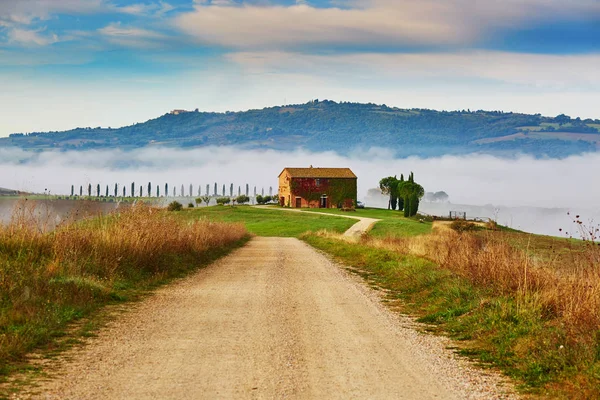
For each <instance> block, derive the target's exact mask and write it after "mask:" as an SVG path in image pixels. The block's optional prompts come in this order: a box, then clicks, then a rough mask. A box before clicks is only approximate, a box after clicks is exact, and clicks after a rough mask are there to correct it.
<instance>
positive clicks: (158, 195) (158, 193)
mask: <svg viewBox="0 0 600 400" xmlns="http://www.w3.org/2000/svg"><path fill="white" fill-rule="evenodd" d="M156 197H157V198H158V197H160V186H159V185H156Z"/></svg>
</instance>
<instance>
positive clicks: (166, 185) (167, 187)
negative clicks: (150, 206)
mask: <svg viewBox="0 0 600 400" xmlns="http://www.w3.org/2000/svg"><path fill="white" fill-rule="evenodd" d="M165 196H167V197H169V184H168V183H165Z"/></svg>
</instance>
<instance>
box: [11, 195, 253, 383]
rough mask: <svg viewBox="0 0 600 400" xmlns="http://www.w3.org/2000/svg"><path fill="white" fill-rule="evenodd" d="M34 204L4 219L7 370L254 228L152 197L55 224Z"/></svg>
mask: <svg viewBox="0 0 600 400" xmlns="http://www.w3.org/2000/svg"><path fill="white" fill-rule="evenodd" d="M27 207H28V206H27ZM27 207H21V209H20V211H18V212H16V214H15V216H14V218H13V219H12V222H11V223H10V224H9V225H7V226H0V373H1V372H3V371H2V369H3V368H1V367H2V366H6V365H8V362H9V361H11V360H13V361H14V360H16V359H18V358H20V357H21V356H22V355H23V354H24V353H25V352H27V351H29V350H31V349H32V348H33V347H35V346H36V345H39V344H40V343H45V342H47V341H49V340H50V339H51V337H52V336H53V335H56V334H57V332H59V331H60V330H61V329H63V328H64V327H65V325H66V324H67V323H68V322H69V321H72V320H73V319H77V318H79V317H81V316H83V315H86V314H88V313H89V312H91V311H93V310H94V309H97V308H98V307H99V306H101V305H103V304H105V303H107V302H110V301H112V300H114V299H119V298H122V297H123V296H127V294H128V293H131V292H132V291H135V290H137V289H140V288H147V287H149V286H152V285H154V284H156V283H157V282H161V281H164V279H166V278H170V277H173V276H177V275H180V274H182V273H183V272H185V271H188V270H190V269H193V268H195V267H198V266H199V265H201V264H203V263H205V262H207V261H210V260H211V259H213V258H215V257H217V256H219V255H221V254H223V253H224V252H225V251H226V249H227V248H231V246H233V245H234V244H236V243H238V242H240V241H241V240H243V239H244V238H246V237H247V235H248V234H247V232H246V230H245V228H244V227H243V225H241V224H225V223H213V222H210V221H207V220H202V221H195V222H191V223H189V222H188V223H186V222H181V221H180V220H179V219H177V218H175V217H174V216H173V215H172V214H169V213H167V212H165V211H162V210H158V209H154V208H151V207H148V206H144V205H137V206H134V207H132V208H130V209H127V210H125V211H122V212H120V213H115V214H111V215H108V216H101V217H97V218H95V219H91V220H83V221H78V222H72V221H71V222H66V223H63V224H59V226H58V227H57V228H56V229H55V230H53V231H50V232H47V231H45V230H44V229H40V221H38V220H36V219H35V218H34V216H35V214H34V213H31V212H30V211H31V210H30V209H28V208H27ZM4 372H7V370H6V368H5V369H4Z"/></svg>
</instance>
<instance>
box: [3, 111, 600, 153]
mask: <svg viewBox="0 0 600 400" xmlns="http://www.w3.org/2000/svg"><path fill="white" fill-rule="evenodd" d="M599 129H600V120H591V119H587V120H580V119H579V118H577V119H571V118H570V117H568V116H565V115H560V116H558V117H555V118H550V117H543V116H541V115H539V114H536V115H528V114H517V113H503V112H495V111H492V112H489V111H474V112H471V111H455V112H446V111H434V110H423V109H410V110H407V109H399V108H391V107H387V106H385V105H375V104H358V103H336V102H332V101H321V102H319V101H312V102H309V103H306V104H299V105H290V106H285V107H272V108H265V109H262V110H250V111H245V112H235V113H234V112H227V113H209V112H198V111H194V112H178V113H175V112H172V113H168V114H165V115H163V116H161V117H159V118H156V119H152V120H149V121H147V122H145V123H138V124H135V125H132V126H128V127H124V128H119V129H102V128H77V129H73V130H70V131H66V132H48V133H30V134H13V135H11V136H10V137H9V138H1V139H0V147H8V146H16V147H20V148H24V149H58V150H84V149H90V148H115V147H118V148H123V149H133V148H140V147H146V146H160V145H163V146H172V147H183V148H188V147H200V146H210V145H236V146H241V147H246V148H271V149H283V150H290V149H294V148H298V147H303V148H306V149H309V150H315V151H318V150H333V151H337V152H339V153H341V154H345V153H347V152H349V151H351V150H354V149H357V148H358V149H365V148H370V147H374V146H377V147H383V148H387V149H391V150H393V151H395V152H396V153H397V155H400V156H408V155H418V156H433V155H442V154H465V153H473V152H482V153H492V154H515V153H526V154H532V155H534V156H550V157H564V156H568V155H571V154H579V153H583V152H591V151H597V150H598V149H599V148H600V132H599Z"/></svg>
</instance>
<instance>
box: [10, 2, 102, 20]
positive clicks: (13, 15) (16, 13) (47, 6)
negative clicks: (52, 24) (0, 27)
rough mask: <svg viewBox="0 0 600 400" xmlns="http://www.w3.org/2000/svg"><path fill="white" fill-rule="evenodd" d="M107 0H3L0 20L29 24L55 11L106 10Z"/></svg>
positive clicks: (84, 12)
mask: <svg viewBox="0 0 600 400" xmlns="http://www.w3.org/2000/svg"><path fill="white" fill-rule="evenodd" d="M106 6H107V3H106V1H105V0H52V1H48V0H2V2H0V20H3V21H8V22H11V23H17V24H23V25H29V24H30V23H31V22H32V21H33V20H40V19H41V20H44V19H48V18H49V17H50V15H51V14H53V13H68V14H87V13H93V12H98V11H101V10H105V9H106Z"/></svg>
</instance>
